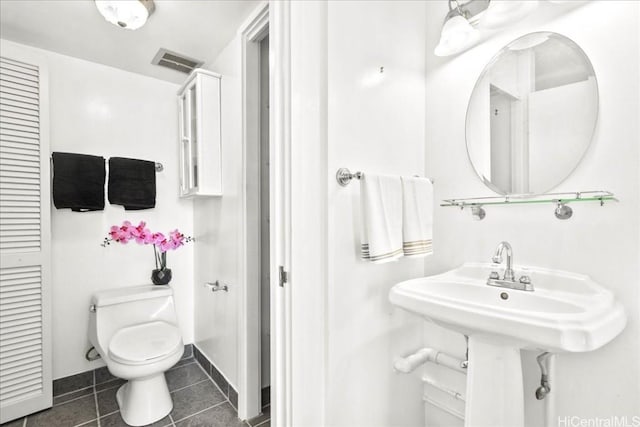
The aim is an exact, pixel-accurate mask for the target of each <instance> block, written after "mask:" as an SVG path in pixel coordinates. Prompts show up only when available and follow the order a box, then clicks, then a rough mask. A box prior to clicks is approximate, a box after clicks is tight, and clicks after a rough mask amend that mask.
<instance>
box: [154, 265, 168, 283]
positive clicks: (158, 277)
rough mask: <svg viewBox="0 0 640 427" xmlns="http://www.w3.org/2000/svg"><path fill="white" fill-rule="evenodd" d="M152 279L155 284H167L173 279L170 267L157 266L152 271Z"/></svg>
mask: <svg viewBox="0 0 640 427" xmlns="http://www.w3.org/2000/svg"><path fill="white" fill-rule="evenodd" d="M151 281H152V282H153V284H154V285H167V284H169V282H170V281H171V269H170V268H156V269H155V270H152V271H151Z"/></svg>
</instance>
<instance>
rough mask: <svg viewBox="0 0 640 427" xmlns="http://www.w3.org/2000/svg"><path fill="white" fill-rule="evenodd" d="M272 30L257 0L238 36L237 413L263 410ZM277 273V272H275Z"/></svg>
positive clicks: (252, 413) (266, 12)
mask: <svg viewBox="0 0 640 427" xmlns="http://www.w3.org/2000/svg"><path fill="white" fill-rule="evenodd" d="M268 34H269V4H268V3H267V2H263V3H261V4H259V5H258V6H257V7H256V8H255V9H254V11H253V12H252V13H251V15H250V16H249V17H248V19H247V20H246V21H245V23H244V24H243V25H242V26H240V29H239V30H238V35H239V37H240V44H241V79H242V102H241V104H242V185H241V194H240V203H241V208H240V212H242V219H241V227H240V232H241V236H240V241H241V244H240V245H239V246H240V252H241V253H240V266H239V267H240V272H239V278H240V283H241V284H242V285H241V286H240V289H239V295H238V306H239V307H238V308H239V310H238V317H239V318H238V334H239V336H238V417H239V418H240V419H251V418H253V417H255V416H257V415H259V414H260V413H261V412H262V402H261V399H262V397H261V395H262V393H261V389H262V380H261V327H260V326H261V316H260V308H261V304H260V282H261V277H260V256H261V254H260V246H261V245H260V198H259V194H260V193H259V192H260V169H259V168H256V167H255V166H256V165H259V164H260V162H259V160H260V41H262V40H263V39H264V38H265V37H266V36H267V35H268ZM271 277H275V276H271Z"/></svg>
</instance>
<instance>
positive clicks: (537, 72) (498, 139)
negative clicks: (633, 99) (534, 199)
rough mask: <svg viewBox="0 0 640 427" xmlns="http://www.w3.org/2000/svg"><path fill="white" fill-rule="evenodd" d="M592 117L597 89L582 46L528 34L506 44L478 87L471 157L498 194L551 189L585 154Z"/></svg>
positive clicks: (472, 106)
mask: <svg viewBox="0 0 640 427" xmlns="http://www.w3.org/2000/svg"><path fill="white" fill-rule="evenodd" d="M597 115H598V85H597V82H596V77H595V72H594V70H593V67H592V65H591V62H590V61H589V59H588V58H587V56H586V55H585V53H584V52H583V51H582V49H580V47H579V46H578V45H577V44H576V43H574V42H573V41H572V40H570V39H568V38H566V37H564V36H562V35H560V34H556V33H551V32H539V33H532V34H527V35H525V36H523V37H521V38H519V39H517V40H515V41H513V42H512V43H510V44H509V45H507V46H506V47H504V48H503V49H502V50H501V51H500V52H499V53H498V54H497V55H496V56H495V57H494V58H493V59H492V60H491V61H490V62H489V64H488V65H487V66H486V67H485V69H484V71H483V72H482V74H481V75H480V77H479V79H478V81H477V83H476V85H475V88H474V90H473V92H472V94H471V99H470V101H469V106H468V109H467V119H466V140H467V152H468V154H469V159H470V160H471V163H472V164H473V167H474V169H475V171H476V172H477V174H478V176H479V177H480V179H481V180H482V181H483V182H484V183H485V184H486V185H487V186H488V187H490V188H491V189H493V190H494V191H496V192H497V193H500V194H542V193H545V192H548V191H549V190H551V189H552V188H554V187H556V186H557V185H558V184H560V183H561V182H562V181H564V180H565V179H566V178H567V177H568V176H569V175H570V174H571V172H572V171H573V170H574V169H575V168H576V167H577V166H578V164H579V163H580V160H581V159H582V158H583V157H584V154H585V153H586V151H587V149H588V148H589V145H590V143H591V140H592V137H593V133H594V130H595V126H596V121H597Z"/></svg>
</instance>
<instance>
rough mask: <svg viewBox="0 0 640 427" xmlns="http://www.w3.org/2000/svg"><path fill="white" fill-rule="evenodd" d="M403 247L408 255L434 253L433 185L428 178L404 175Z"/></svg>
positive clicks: (417, 255)
mask: <svg viewBox="0 0 640 427" xmlns="http://www.w3.org/2000/svg"><path fill="white" fill-rule="evenodd" d="M402 204H403V206H402V248H403V251H404V255H405V256H408V257H420V256H426V255H429V254H431V253H433V247H432V239H433V185H432V184H431V181H429V180H428V179H427V178H417V177H416V178H410V177H402Z"/></svg>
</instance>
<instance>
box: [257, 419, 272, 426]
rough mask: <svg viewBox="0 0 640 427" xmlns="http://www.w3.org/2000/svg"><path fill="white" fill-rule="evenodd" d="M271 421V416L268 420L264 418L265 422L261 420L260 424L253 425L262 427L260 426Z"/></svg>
mask: <svg viewBox="0 0 640 427" xmlns="http://www.w3.org/2000/svg"><path fill="white" fill-rule="evenodd" d="M269 422H271V417H269V418H267V419H266V420H264V421H263V422H261V423H260V424H256V425H255V426H253V427H260V426H263V425H265V424H266V423H269Z"/></svg>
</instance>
